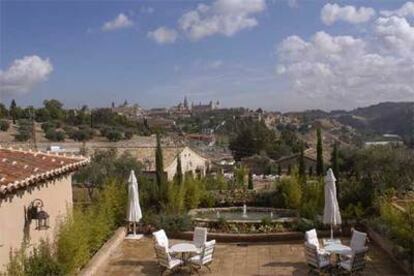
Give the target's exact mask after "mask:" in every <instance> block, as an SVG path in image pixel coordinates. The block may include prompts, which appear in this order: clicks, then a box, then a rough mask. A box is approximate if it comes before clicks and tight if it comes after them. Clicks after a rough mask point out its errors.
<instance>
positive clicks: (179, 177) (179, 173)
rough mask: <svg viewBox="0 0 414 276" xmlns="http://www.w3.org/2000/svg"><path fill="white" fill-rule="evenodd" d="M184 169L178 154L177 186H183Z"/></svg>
mask: <svg viewBox="0 0 414 276" xmlns="http://www.w3.org/2000/svg"><path fill="white" fill-rule="evenodd" d="M183 178H184V177H183V169H182V167H181V156H180V154H177V172H176V173H175V181H176V183H177V184H180V185H181V184H183Z"/></svg>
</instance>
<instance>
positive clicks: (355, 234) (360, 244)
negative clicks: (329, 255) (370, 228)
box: [350, 229, 367, 251]
mask: <svg viewBox="0 0 414 276" xmlns="http://www.w3.org/2000/svg"><path fill="white" fill-rule="evenodd" d="M366 241H367V233H364V232H360V231H357V230H355V229H352V238H351V244H350V246H351V248H352V250H354V251H355V250H359V249H363V248H364V247H365V243H366Z"/></svg>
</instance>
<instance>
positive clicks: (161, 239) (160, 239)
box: [152, 229, 169, 249]
mask: <svg viewBox="0 0 414 276" xmlns="http://www.w3.org/2000/svg"><path fill="white" fill-rule="evenodd" d="M152 234H153V235H154V237H155V240H156V241H157V243H158V245H160V246H164V247H165V248H167V249H168V248H169V242H168V238H167V235H166V234H165V231H164V230H162V229H161V230H159V231H156V232H154V233H152Z"/></svg>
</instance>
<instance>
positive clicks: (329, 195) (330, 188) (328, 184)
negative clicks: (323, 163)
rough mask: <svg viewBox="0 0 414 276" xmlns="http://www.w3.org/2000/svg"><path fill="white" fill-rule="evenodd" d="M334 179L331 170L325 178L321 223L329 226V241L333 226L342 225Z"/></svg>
mask: <svg viewBox="0 0 414 276" xmlns="http://www.w3.org/2000/svg"><path fill="white" fill-rule="evenodd" d="M335 182H336V178H335V175H334V174H333V171H332V169H329V170H328V172H327V173H326V176H325V208H324V210H323V223H324V224H329V225H330V226H331V239H333V230H332V229H333V226H335V225H340V224H341V223H342V220H341V213H340V210H339V204H338V199H337V197H336V185H335Z"/></svg>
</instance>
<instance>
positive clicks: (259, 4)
mask: <svg viewBox="0 0 414 276" xmlns="http://www.w3.org/2000/svg"><path fill="white" fill-rule="evenodd" d="M265 9H266V2H265V0H217V1H215V2H214V3H213V4H212V5H205V4H199V5H198V6H197V8H196V9H195V10H192V11H189V12H187V13H185V14H184V15H182V16H181V18H180V19H179V20H178V25H179V27H180V29H181V30H182V31H183V32H184V33H185V34H186V35H187V36H188V37H189V38H190V39H191V40H199V39H202V38H205V37H208V36H212V35H216V34H221V35H224V36H233V35H234V34H236V33H237V32H239V31H241V30H244V29H249V28H253V27H255V26H257V25H258V22H257V19H256V18H255V17H254V16H253V15H254V14H257V13H260V12H262V11H264V10H265Z"/></svg>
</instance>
